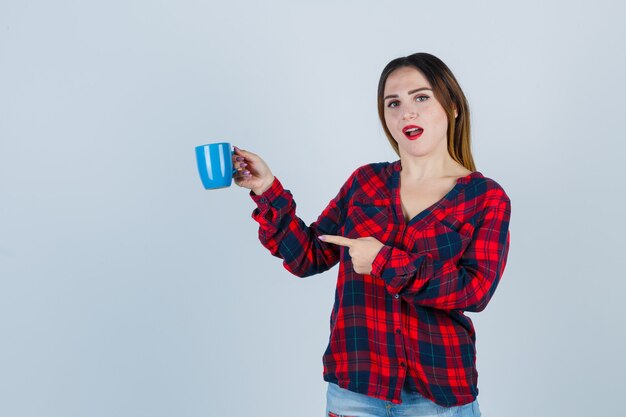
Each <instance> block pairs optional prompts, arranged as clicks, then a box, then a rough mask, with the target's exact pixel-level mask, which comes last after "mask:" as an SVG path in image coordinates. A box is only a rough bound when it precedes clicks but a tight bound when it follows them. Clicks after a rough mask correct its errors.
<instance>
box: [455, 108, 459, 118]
mask: <svg viewBox="0 0 626 417" xmlns="http://www.w3.org/2000/svg"><path fill="white" fill-rule="evenodd" d="M458 116H459V112H458V111H457V110H456V107H455V108H454V118H455V119H456V118H457V117H458Z"/></svg>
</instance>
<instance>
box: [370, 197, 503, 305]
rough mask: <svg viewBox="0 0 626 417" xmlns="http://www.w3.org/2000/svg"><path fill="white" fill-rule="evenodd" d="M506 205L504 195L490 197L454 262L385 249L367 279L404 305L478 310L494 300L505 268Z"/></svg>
mask: <svg viewBox="0 0 626 417" xmlns="http://www.w3.org/2000/svg"><path fill="white" fill-rule="evenodd" d="M510 216H511V203H510V200H509V198H508V197H506V195H504V196H500V197H497V198H495V199H489V200H488V202H487V204H486V207H485V209H484V215H483V216H482V219H481V220H480V223H479V224H478V226H477V228H476V230H475V233H474V235H473V238H472V241H471V242H470V243H469V244H468V247H467V249H466V250H465V252H464V253H463V255H462V256H461V258H460V259H459V260H448V261H439V260H436V259H435V258H433V256H432V255H431V254H429V253H424V252H421V253H418V254H416V253H411V252H406V251H403V250H400V249H397V248H394V247H391V246H388V245H385V246H384V247H383V248H382V249H381V250H380V252H379V253H378V255H377V256H376V258H375V259H374V262H373V263H372V273H371V274H372V275H373V276H376V277H379V278H382V279H383V280H384V281H385V284H386V287H387V289H388V291H389V292H390V293H392V294H400V295H401V296H402V297H403V298H405V299H406V300H407V301H409V302H411V303H413V304H417V305H421V306H428V307H433V308H438V309H443V310H454V309H458V310H464V311H474V312H477V311H482V310H484V309H485V307H486V306H487V303H488V302H489V300H490V299H491V297H492V296H493V293H494V292H495V290H496V287H497V285H498V282H499V281H500V277H501V276H502V273H503V271H504V267H505V264H506V260H507V256H508V251H509V243H510V233H509V220H510Z"/></svg>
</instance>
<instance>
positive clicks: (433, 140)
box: [383, 67, 456, 156]
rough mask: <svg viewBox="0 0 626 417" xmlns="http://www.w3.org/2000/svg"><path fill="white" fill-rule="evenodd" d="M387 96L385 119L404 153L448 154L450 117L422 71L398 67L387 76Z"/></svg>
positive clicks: (415, 154)
mask: <svg viewBox="0 0 626 417" xmlns="http://www.w3.org/2000/svg"><path fill="white" fill-rule="evenodd" d="M383 97H384V106H385V112H384V115H385V122H386V123H387V128H388V129H389V132H391V135H392V136H393V138H394V139H395V141H396V142H397V143H398V148H399V151H400V156H403V155H412V156H425V155H430V154H439V153H441V154H442V155H444V152H445V153H446V154H447V152H448V147H447V131H448V117H447V115H446V112H445V110H444V109H443V107H442V106H441V104H439V102H438V101H437V99H436V98H435V96H434V94H433V90H432V86H431V85H430V83H429V82H428V80H427V79H426V77H424V75H423V74H422V73H421V72H420V71H419V70H417V69H415V68H413V67H401V68H398V69H396V70H394V71H393V72H392V73H391V74H389V76H388V77H387V81H386V82H385V91H384V95H383ZM455 117H456V114H455ZM407 130H408V131H407Z"/></svg>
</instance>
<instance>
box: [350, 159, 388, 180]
mask: <svg viewBox="0 0 626 417" xmlns="http://www.w3.org/2000/svg"><path fill="white" fill-rule="evenodd" d="M396 165H397V163H396V162H371V163H369V164H365V165H361V166H360V167H358V168H357V169H355V170H354V172H353V173H352V177H357V178H359V179H361V178H371V177H372V176H376V177H381V178H383V177H384V178H387V177H390V176H391V175H392V173H393V171H394V170H395V169H396Z"/></svg>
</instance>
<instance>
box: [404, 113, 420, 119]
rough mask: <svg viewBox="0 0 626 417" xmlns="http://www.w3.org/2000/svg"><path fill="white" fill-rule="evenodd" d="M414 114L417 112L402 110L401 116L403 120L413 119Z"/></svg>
mask: <svg viewBox="0 0 626 417" xmlns="http://www.w3.org/2000/svg"><path fill="white" fill-rule="evenodd" d="M416 116H417V112H414V111H407V112H404V116H402V118H403V119H404V120H409V119H415V117H416Z"/></svg>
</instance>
